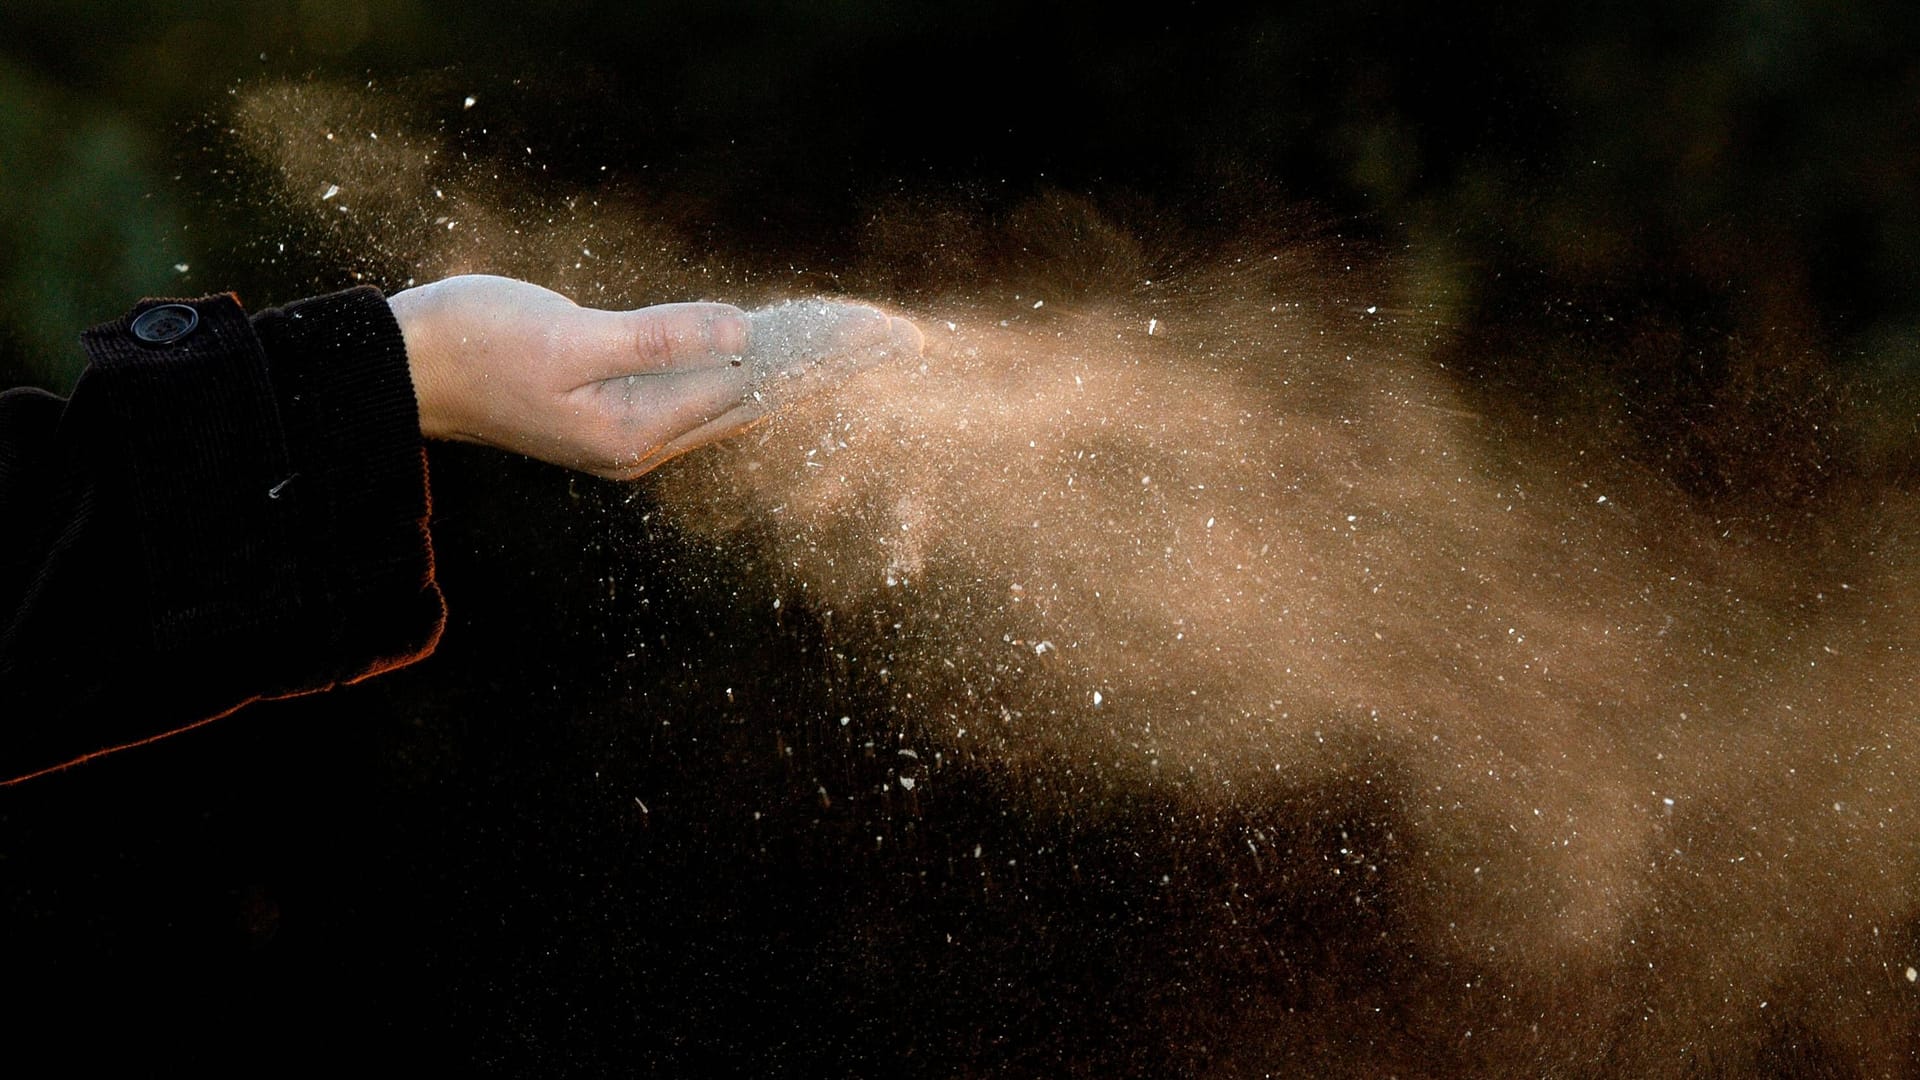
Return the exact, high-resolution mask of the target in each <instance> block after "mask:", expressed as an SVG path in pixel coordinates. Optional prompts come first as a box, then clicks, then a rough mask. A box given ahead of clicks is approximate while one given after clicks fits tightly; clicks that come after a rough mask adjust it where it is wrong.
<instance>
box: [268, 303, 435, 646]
mask: <svg viewBox="0 0 1920 1080" xmlns="http://www.w3.org/2000/svg"><path fill="white" fill-rule="evenodd" d="M253 327H254V331H255V332H256V333H257V334H258V335H259V339H260V343H261V345H262V346H263V347H264V349H265V352H266V357H267V373H268V376H269V378H270V380H271V382H272V385H273V390H274V394H275V397H276V399H277V402H278V407H279V411H280V414H281V417H282V420H283V423H284V427H285V431H286V442H287V448H288V454H289V470H288V473H287V476H286V478H285V479H284V481H282V482H281V487H280V490H279V492H278V494H277V498H278V499H280V500H285V501H288V502H289V503H290V504H292V505H293V506H294V507H295V508H296V513H297V517H298V520H299V522H300V524H301V527H302V529H303V530H304V531H305V532H306V536H305V537H304V538H303V542H302V544H301V545H300V546H301V548H302V551H303V553H304V557H303V560H302V562H303V567H302V583H303V591H304V592H305V593H306V594H307V595H308V596H309V597H311V598H315V599H318V600H320V601H321V602H322V603H323V604H324V605H325V607H326V609H327V610H328V611H329V612H330V613H331V625H330V626H329V627H328V628H327V634H326V640H324V641H323V642H321V646H322V648H323V649H324V650H325V651H324V652H323V653H322V655H325V656H329V657H337V658H339V660H340V662H341V664H340V666H339V667H337V668H336V669H335V670H334V671H333V673H332V678H333V681H351V680H354V679H358V678H363V677H365V676H367V675H371V674H376V673H378V672H380V671H384V670H387V669H389V668H392V667H395V666H398V665H400V664H403V663H406V662H408V661H410V660H413V659H415V658H417V657H419V656H420V655H423V654H424V653H425V652H428V651H430V650H431V649H432V648H433V645H434V643H435V642H436V641H437V640H438V638H439V634H440V630H441V628H442V626H443V624H444V622H445V614H446V612H445V607H444V605H443V604H442V602H441V597H440V591H439V588H438V586H436V585H435V584H434V580H433V549H432V546H431V543H430V542H429V538H428V534H427V515H428V494H427V475H426V458H425V454H424V450H423V448H422V445H421V438H420V420H419V409H418V405H417V404H416V401H415V398H414V393H413V380H412V377H411V375H410V373H409V370H408V367H407V354H406V344H405V341H404V339H403V338H402V336H401V333H400V324H399V323H398V322H396V321H395V319H394V317H393V312H392V310H391V309H390V308H389V307H388V306H387V302H386V300H385V298H383V297H382V296H381V295H380V293H379V292H378V291H376V290H374V289H372V288H366V287H362V288H357V289H351V290H348V291H346V292H341V293H334V294H332V295H328V296H321V297H316V298H314V299H311V300H302V301H300V302H298V303H294V304H289V305H287V306H286V307H284V308H278V309H272V310H268V311H264V312H261V313H260V314H259V315H257V316H255V317H254V319H253Z"/></svg>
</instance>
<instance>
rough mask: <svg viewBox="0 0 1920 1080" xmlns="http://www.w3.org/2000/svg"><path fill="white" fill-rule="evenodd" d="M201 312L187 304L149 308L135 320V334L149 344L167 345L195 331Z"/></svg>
mask: <svg viewBox="0 0 1920 1080" xmlns="http://www.w3.org/2000/svg"><path fill="white" fill-rule="evenodd" d="M199 325H200V313H199V312H197V311H195V310H194V309H192V308H190V307H188V306H187V305H185V304H161V305H160V306H159V307H155V308H148V309H147V310H145V311H143V312H141V313H140V315H139V316H138V317H137V318H135V319H134V320H133V336H134V337H137V338H139V339H140V340H141V341H144V342H146V343H147V344H149V345H165V344H168V343H169V342H174V341H179V340H180V339H181V338H183V337H186V336H187V335H188V334H191V333H193V330H194V328H195V327H197V326H199Z"/></svg>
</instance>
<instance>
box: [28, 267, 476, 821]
mask: <svg viewBox="0 0 1920 1080" xmlns="http://www.w3.org/2000/svg"><path fill="white" fill-rule="evenodd" d="M165 303H181V304H185V305H186V306H188V307H191V308H193V309H194V312H195V313H196V314H197V316H198V319H197V325H196V326H194V328H193V329H192V330H191V331H189V332H187V333H186V334H184V335H183V336H180V337H179V338H177V339H176V340H172V341H167V342H163V343H156V342H150V341H147V340H143V338H142V337H141V335H140V334H138V333H136V332H135V329H134V327H135V321H136V320H137V319H138V318H139V317H140V315H141V314H142V313H144V312H146V311H148V310H150V309H151V308H154V307H156V306H159V305H161V304H165ZM179 325H180V324H179V322H177V321H176V323H175V327H174V328H175V329H177V328H178V326H179ZM147 336H150V337H151V336H156V335H153V334H148V335H147ZM82 341H83V343H84V345H85V347H86V350H87V353H88V355H89V357H90V359H91V361H92V363H91V365H90V366H89V367H88V368H87V370H86V372H85V373H84V374H83V375H82V376H81V378H80V381H79V384H78V385H77V386H76V387H75V388H74V392H73V396H72V397H71V398H70V399H66V400H62V399H60V398H58V397H55V396H53V395H51V394H46V393H43V392H41V391H37V390H13V391H8V392H7V393H5V394H0V784H4V783H11V782H15V781H17V780H19V779H24V778H26V777H29V776H32V775H36V774H38V773H40V772H44V771H47V770H50V769H57V768H60V767H63V766H65V765H68V764H72V763H74V762H76V761H80V760H84V759H86V758H88V757H91V756H93V755H96V754H99V753H102V752H105V751H108V750H113V749H118V748H122V747H126V746H131V745H135V744H138V743H141V742H145V741H148V740H151V739H153V738H157V737H159V736H161V735H165V734H169V733H172V732H176V731H179V730H182V729H185V728H188V727H193V726H197V725H198V724H201V723H205V722H206V721H208V720H210V719H213V718H216V717H219V716H222V715H225V714H227V713H230V712H232V711H233V710H234V709H237V708H239V707H240V706H242V705H245V704H247V703H248V702H251V701H256V700H259V699H262V698H274V697H287V696H291V695H295V694H302V693H308V692H311V691H315V690H321V689H325V688H327V687H330V686H334V685H337V684H340V683H343V682H352V681H355V680H357V679H361V678H365V677H367V676H369V675H372V674H376V673H378V672H381V671H386V670H389V669H391V668H393V667H397V666H399V665H402V664H406V663H409V662H411V661H413V660H416V659H419V658H420V657H422V656H425V655H426V654H427V653H429V652H431V651H432V649H433V646H434V644H435V643H436V641H437V640H438V638H439V634H440V630H441V627H442V625H443V623H444V621H445V609H444V607H443V606H442V604H441V598H440V592H439V589H438V587H437V586H436V585H435V583H434V580H433V553H432V549H431V547H430V546H429V543H428V538H427V531H426V522H427V484H426V464H425V459H424V456H423V453H422V448H421V442H420V433H419V420H418V414H417V407H416V405H415V401H414V396H413V384H412V382H411V380H410V378H409V375H408V371H407V364H406V351H405V346H404V343H403V341H402V339H401V335H400V328H399V325H398V324H397V323H395V321H394V318H393V314H392V312H391V311H390V310H389V309H388V307H387V304H386V301H385V300H384V299H383V298H382V297H381V296H380V294H379V293H378V292H376V291H375V290H373V289H367V288H362V289H354V290H351V291H348V292H344V293H337V294H334V295H331V296H323V297H319V298H317V299H313V300H306V301H302V302H300V303H296V304H292V305H289V306H288V307H285V308H281V309H277V310H271V311H266V312H262V313H261V314H259V315H257V316H255V317H253V318H252V319H249V318H248V317H247V315H246V313H245V312H243V311H242V310H241V308H240V305H239V303H238V302H237V301H236V300H234V299H233V298H232V297H231V296H214V297H207V298H204V299H200V300H191V301H158V300H155V301H146V302H143V303H142V304H141V305H140V306H138V307H136V308H134V310H133V311H132V312H129V313H128V314H127V315H126V316H125V317H123V318H121V319H118V320H116V321H114V322H111V323H107V324H105V325H102V326H98V327H95V328H94V329H92V330H90V331H88V332H87V333H86V334H85V335H84V336H83V338H82Z"/></svg>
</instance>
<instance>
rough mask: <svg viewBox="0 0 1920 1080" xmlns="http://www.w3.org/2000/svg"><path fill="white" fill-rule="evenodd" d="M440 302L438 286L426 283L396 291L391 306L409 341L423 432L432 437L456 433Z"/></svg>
mask: <svg viewBox="0 0 1920 1080" xmlns="http://www.w3.org/2000/svg"><path fill="white" fill-rule="evenodd" d="M440 306H441V305H440V304H439V303H437V302H436V297H435V296H434V287H433V286H432V285H422V286H419V287H417V288H412V289H407V290H405V291H403V292H397V293H394V294H393V295H392V296H390V297H388V298H387V307H388V308H389V309H391V310H392V311H393V318H394V321H395V322H398V323H399V324H400V336H401V338H402V339H403V340H404V341H405V342H406V349H407V372H408V374H409V375H410V376H411V377H412V379H413V396H414V401H415V402H416V404H417V405H418V408H419V412H420V434H421V435H422V436H424V437H426V438H429V439H449V438H453V437H454V436H455V434H456V433H455V431H454V430H453V427H452V424H451V422H450V420H449V417H448V411H447V407H446V405H447V387H446V385H445V384H446V376H447V372H446V365H445V361H444V356H445V349H444V347H443V345H442V344H441V340H442V336H443V335H442V334H441V333H440V323H441V322H442V321H443V317H442V315H441V314H440V310H439V309H440Z"/></svg>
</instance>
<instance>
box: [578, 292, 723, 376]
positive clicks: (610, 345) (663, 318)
mask: <svg viewBox="0 0 1920 1080" xmlns="http://www.w3.org/2000/svg"><path fill="white" fill-rule="evenodd" d="M579 315H580V318H579V320H578V326H577V327H576V328H575V329H573V330H572V331H570V332H568V333H569V334H570V336H569V340H567V341H566V342H565V347H566V348H565V351H566V353H567V355H568V356H569V358H570V359H571V361H572V362H571V363H570V364H569V365H568V367H569V369H570V372H569V373H570V375H571V376H572V377H573V379H574V380H575V385H576V386H584V385H586V384H588V383H593V382H603V381H605V380H607V379H620V378H625V377H627V376H629V375H658V374H664V373H671V372H678V371H699V370H703V369H707V368H716V367H727V366H738V365H739V364H740V358H741V355H742V354H743V353H745V352H746V348H747V316H746V313H745V312H743V311H741V310H740V309H739V308H737V307H734V306H733V305H732V304H707V303H688V304H657V305H655V306H653V307H645V308H639V309H637V310H634V311H600V310H597V309H594V308H581V309H579ZM563 332H566V331H563Z"/></svg>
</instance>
